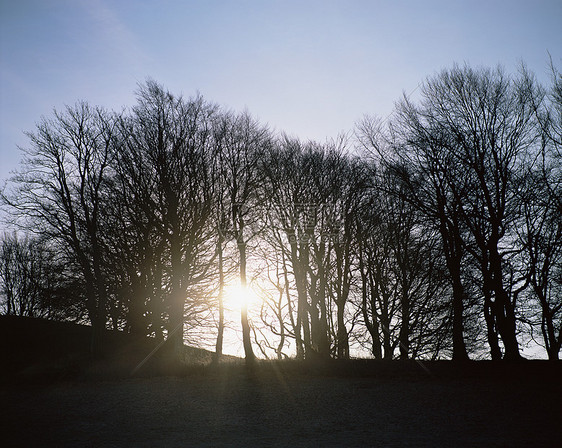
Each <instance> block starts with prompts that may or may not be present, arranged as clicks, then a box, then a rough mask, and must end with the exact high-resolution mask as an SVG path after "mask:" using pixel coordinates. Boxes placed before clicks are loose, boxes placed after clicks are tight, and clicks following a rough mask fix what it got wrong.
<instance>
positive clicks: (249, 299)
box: [223, 284, 260, 310]
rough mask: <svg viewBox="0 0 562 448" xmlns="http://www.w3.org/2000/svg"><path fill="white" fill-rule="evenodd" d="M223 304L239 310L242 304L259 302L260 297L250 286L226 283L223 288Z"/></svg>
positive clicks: (248, 304)
mask: <svg viewBox="0 0 562 448" xmlns="http://www.w3.org/2000/svg"><path fill="white" fill-rule="evenodd" d="M223 297H224V306H225V308H229V309H231V310H240V309H242V307H243V306H247V307H251V306H252V305H255V304H257V303H259V301H260V298H259V296H258V295H257V294H256V292H255V291H254V290H253V289H252V288H251V287H245V288H243V287H242V286H241V285H239V284H237V285H228V286H226V288H225V289H224V296H223Z"/></svg>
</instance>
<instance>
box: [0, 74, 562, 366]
mask: <svg viewBox="0 0 562 448" xmlns="http://www.w3.org/2000/svg"><path fill="white" fill-rule="evenodd" d="M552 72H553V73H552V74H553V83H552V86H551V87H550V88H549V89H545V88H543V87H542V86H540V85H539V84H537V82H536V81H535V79H534V77H533V76H532V75H531V74H530V73H528V72H527V71H525V70H522V72H521V73H520V74H519V75H518V76H516V77H510V76H507V75H506V74H505V73H504V72H503V71H502V70H501V69H496V70H489V69H480V70H474V69H472V68H470V67H467V66H465V67H457V66H455V67H453V68H452V69H450V70H446V71H443V72H442V73H440V74H438V75H436V76H434V77H432V78H429V79H428V80H427V81H426V82H425V83H424V84H423V86H422V88H421V99H420V100H419V101H418V102H413V101H411V100H410V99H408V98H403V99H402V100H401V101H400V102H399V103H398V104H397V108H396V113H395V114H394V115H393V118H392V119H391V120H390V121H388V122H381V121H380V120H377V119H374V118H369V117H367V118H365V119H364V120H363V121H361V122H360V123H359V124H358V125H357V128H356V130H355V133H354V136H353V137H350V136H348V137H341V138H339V139H338V140H336V141H330V142H326V143H324V144H319V143H316V142H302V141H300V140H298V139H295V138H290V137H288V136H286V135H281V136H279V135H275V134H273V133H272V132H271V131H270V130H269V129H268V128H267V127H265V126H263V125H262V124H260V123H259V122H258V121H257V120H255V119H254V118H252V117H251V116H250V115H249V114H248V113H234V112H231V111H228V110H224V109H223V108H220V107H219V106H217V105H215V104H212V103H209V102H207V101H205V100H204V99H203V98H202V97H200V96H196V97H194V98H189V99H184V98H182V97H178V96H174V95H172V94H170V93H169V92H167V91H166V90H165V89H164V88H163V87H161V86H160V85H158V84H157V83H155V82H153V81H147V82H146V83H145V84H143V85H141V86H140V88H139V90H138V92H137V104H136V105H135V106H134V107H132V108H131V109H130V111H127V112H125V113H120V114H116V113H112V112H108V111H106V110H104V109H102V108H94V107H91V106H89V105H88V104H86V103H78V104H77V105H75V106H74V107H68V108H67V109H66V110H65V111H64V112H55V113H54V115H53V117H51V118H49V119H43V121H42V122H41V123H40V124H39V125H38V126H37V129H36V130H35V132H33V133H29V134H28V136H29V139H30V146H29V147H28V148H26V149H25V150H24V154H25V158H24V161H23V164H22V169H21V171H20V172H19V173H17V174H16V175H15V176H14V177H13V178H12V179H11V188H10V189H7V190H5V191H4V193H3V199H4V204H5V206H6V207H8V209H9V213H10V216H12V217H13V224H14V225H17V226H19V228H20V229H23V230H25V232H26V234H28V235H29V237H28V239H26V240H23V241H22V240H17V238H15V237H12V236H6V237H5V238H4V241H3V246H2V253H1V263H2V272H1V275H2V294H3V305H4V310H5V312H6V313H8V314H10V313H19V314H22V315H38V316H39V315H48V316H49V317H51V318H74V319H78V320H80V319H87V320H88V321H89V322H90V323H91V325H92V326H93V328H94V332H93V333H94V339H93V349H94V350H102V349H103V348H100V347H98V346H97V341H98V338H97V337H96V335H97V334H99V332H100V331H102V330H104V329H105V328H108V327H112V328H114V329H120V330H124V331H127V332H130V333H132V334H137V335H139V336H147V335H150V336H153V337H155V338H157V339H164V338H167V339H168V340H170V342H171V343H173V344H174V346H175V347H176V348H177V351H176V353H178V356H179V354H180V353H182V350H181V347H182V345H183V343H184V342H185V341H188V342H190V343H195V344H197V343H202V341H203V339H205V340H207V341H208V339H209V338H213V340H214V341H215V349H216V353H217V357H220V355H221V353H222V346H223V341H224V334H225V328H226V326H227V320H228V319H227V318H226V317H225V316H226V315H225V306H226V305H225V300H224V299H225V292H226V290H227V289H228V287H229V285H231V284H232V283H233V282H236V283H238V284H239V285H240V286H241V288H243V289H248V288H252V289H253V290H254V291H255V292H256V293H258V295H259V296H260V298H261V302H260V304H259V305H258V306H256V307H255V308H254V309H248V306H247V305H243V306H242V309H241V313H240V320H241V328H242V339H243V347H244V352H245V356H246V359H247V360H248V361H252V360H253V359H254V358H255V354H254V350H256V349H257V350H259V352H260V353H261V355H263V356H277V357H282V356H287V355H289V354H295V355H296V356H297V357H299V358H315V357H326V358H327V357H337V358H347V357H349V356H350V351H351V350H352V348H353V347H361V348H363V349H364V350H368V351H369V352H370V353H371V354H372V356H373V357H375V358H381V359H382V358H384V359H392V358H395V357H400V358H403V359H407V358H430V359H436V358H450V357H452V358H453V359H459V360H462V359H467V358H468V357H469V355H470V356H472V357H481V356H484V355H485V354H486V353H489V354H490V356H491V357H492V358H493V359H500V358H502V357H503V358H506V359H517V358H519V357H520V343H521V341H522V340H523V339H522V338H527V339H528V338H534V339H535V340H536V342H537V343H539V344H541V345H543V346H544V347H545V348H546V351H547V353H548V356H549V358H551V359H557V358H558V356H559V352H560V347H561V343H562V220H561V216H562V196H561V193H562V186H561V184H560V182H561V179H562V174H561V167H562V165H561V161H562V158H561V156H562V150H561V145H562V78H561V77H560V75H559V73H558V72H557V71H556V70H555V69H553V70H552ZM16 253H21V254H22V256H16V255H14V254H16ZM23 255H25V256H23ZM32 265H33V266H36V265H37V266H43V267H44V268H43V267H42V268H41V269H37V268H33V267H32ZM33 269H35V270H33ZM24 272H25V273H26V274H25V275H24V274H21V273H24ZM18 275H24V276H23V277H22V278H21V279H20V280H18V281H14V279H16V278H19V277H17V276H18ZM26 276H27V277H26ZM27 282H29V284H30V285H32V286H30V287H29V288H28V287H27V286H25V288H28V289H24V286H23V285H27ZM26 291H30V292H29V293H28V292H26ZM31 291H35V292H31ZM537 332H538V333H539V334H540V335H541V336H540V337H536V336H535V334H537Z"/></svg>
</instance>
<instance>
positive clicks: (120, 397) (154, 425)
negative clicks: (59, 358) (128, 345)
mask: <svg viewBox="0 0 562 448" xmlns="http://www.w3.org/2000/svg"><path fill="white" fill-rule="evenodd" d="M359 367H361V366H359ZM393 368H394V367H393ZM415 368H416V366H414V367H413V369H415ZM346 369H347V368H346ZM409 369H412V367H409ZM429 369H430V370H433V368H432V366H431V365H429ZM390 370H392V369H390ZM390 370H388V371H386V372H385V373H384V374H359V375H357V374H352V375H349V374H347V373H345V372H344V373H343V374H342V372H338V371H334V372H328V373H326V372H323V371H322V370H321V368H316V369H312V370H310V371H306V368H301V369H300V370H299V371H298V372H294V371H291V370H290V369H278V368H276V367H275V366H274V367H273V368H268V369H264V370H262V371H260V370H259V369H258V371H257V373H256V372H248V371H246V370H245V369H244V368H243V367H242V366H237V367H231V368H224V369H214V370H213V369H207V370H205V369H202V370H199V371H197V372H195V373H191V374H184V375H181V376H175V377H174V376H160V377H145V378H120V379H113V380H102V379H95V380H92V379H88V380H71V381H57V382H55V383H52V384H47V385H33V386H30V385H25V384H17V385H8V386H6V385H5V387H4V388H3V389H2V390H1V391H0V394H1V395H0V397H1V403H2V405H1V406H2V408H1V409H2V414H3V415H2V416H1V417H0V427H1V428H0V430H1V432H0V445H2V446H6V447H8V446H14V447H15V446H22V447H24V446H25V447H27V446H41V447H170V448H171V447H348V446H349V447H356V446H361V447H498V448H499V447H554V446H559V445H558V443H560V440H562V425H560V422H561V421H562V400H561V398H562V382H561V381H558V379H559V378H557V377H556V376H554V377H552V376H551V377H548V376H547V377H546V378H542V377H541V375H542V374H541V372H540V370H541V369H537V370H536V372H535V373H536V374H535V373H533V370H532V369H527V373H525V374H524V375H511V376H508V377H507V378H506V377H505V375H504V373H505V372H504V370H505V369H504V370H502V372H500V374H498V375H488V374H485V373H483V372H480V373H479V374H477V375H460V376H459V375H446V376H443V375H441V376H440V375H437V376H435V375H428V374H426V373H425V372H422V371H421V369H420V373H419V374H414V375H411V374H400V375H395V374H394V373H393V372H391V371H390ZM359 371H361V369H360V368H359ZM557 371H558V372H559V371H560V369H559V368H558V369H557ZM363 373H364V372H363ZM2 441H3V442H4V443H2Z"/></svg>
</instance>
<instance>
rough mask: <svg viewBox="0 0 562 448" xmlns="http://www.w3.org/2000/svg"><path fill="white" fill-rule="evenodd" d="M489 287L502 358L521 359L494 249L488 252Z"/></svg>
mask: <svg viewBox="0 0 562 448" xmlns="http://www.w3.org/2000/svg"><path fill="white" fill-rule="evenodd" d="M490 271H491V278H490V280H491V286H492V290H493V291H494V298H495V304H494V305H495V306H494V308H493V309H494V310H495V318H496V322H497V324H498V330H499V333H500V335H501V338H502V341H503V345H504V347H505V355H504V358H505V359H508V360H518V359H521V354H520V353H519V344H518V342H517V335H516V331H517V328H516V322H515V310H514V309H513V304H512V303H511V300H510V298H509V295H508V294H507V292H506V291H505V289H504V287H503V281H502V274H503V273H502V267H501V257H500V255H499V254H498V253H497V249H496V248H495V247H494V248H492V250H491V251H490Z"/></svg>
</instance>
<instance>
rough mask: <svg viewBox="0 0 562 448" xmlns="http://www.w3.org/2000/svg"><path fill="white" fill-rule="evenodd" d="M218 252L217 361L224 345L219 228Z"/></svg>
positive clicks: (222, 285) (222, 278) (221, 254)
mask: <svg viewBox="0 0 562 448" xmlns="http://www.w3.org/2000/svg"><path fill="white" fill-rule="evenodd" d="M217 252H218V259H219V266H218V268H219V297H218V299H219V326H218V331H217V342H216V346H215V359H214V361H215V362H216V363H218V362H220V360H221V357H222V346H223V339H224V266H223V253H222V236H221V235H220V230H219V240H218V242H217Z"/></svg>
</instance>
